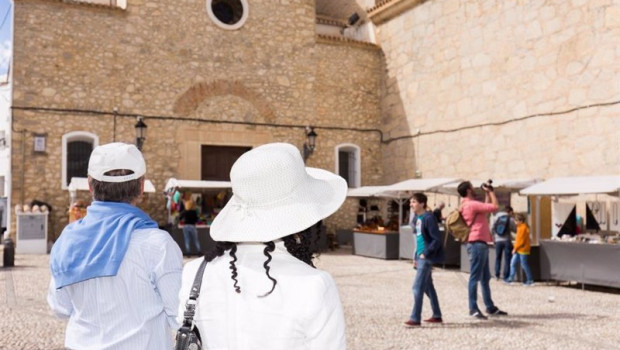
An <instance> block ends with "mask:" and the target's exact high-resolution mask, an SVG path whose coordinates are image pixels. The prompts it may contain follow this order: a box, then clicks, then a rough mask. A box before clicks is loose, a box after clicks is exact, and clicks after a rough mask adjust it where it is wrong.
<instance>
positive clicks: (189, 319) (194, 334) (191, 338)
mask: <svg viewBox="0 0 620 350" xmlns="http://www.w3.org/2000/svg"><path fill="white" fill-rule="evenodd" d="M205 266H207V261H206V260H202V264H200V267H199V268H198V272H196V277H195V278H194V284H193V285H192V290H191V291H190V292H189V299H188V300H187V303H185V312H184V313H183V324H182V325H181V327H180V328H179V330H178V331H177V335H176V337H175V344H174V350H201V349H202V338H200V332H199V331H198V328H196V325H195V324H194V313H195V312H196V300H197V299H198V296H199V295H200V286H201V285H202V275H203V274H204V271H205Z"/></svg>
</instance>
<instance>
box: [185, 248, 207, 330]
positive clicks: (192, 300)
mask: <svg viewBox="0 0 620 350" xmlns="http://www.w3.org/2000/svg"><path fill="white" fill-rule="evenodd" d="M206 266H207V261H206V260H204V259H203V260H202V263H201V264H200V267H199V268H198V272H196V277H195V278H194V284H193V285H192V289H191V290H190V292H189V300H188V301H187V303H185V312H184V313H183V324H184V325H187V326H190V325H191V326H192V328H193V327H194V314H195V313H196V300H197V299H198V297H199V296H200V286H202V275H204V272H205V267H206Z"/></svg>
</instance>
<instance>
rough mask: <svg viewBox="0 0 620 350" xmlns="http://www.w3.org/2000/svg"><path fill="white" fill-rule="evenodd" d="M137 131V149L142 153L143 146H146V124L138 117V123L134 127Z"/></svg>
mask: <svg viewBox="0 0 620 350" xmlns="http://www.w3.org/2000/svg"><path fill="white" fill-rule="evenodd" d="M134 128H135V129H136V147H138V149H139V150H140V151H142V146H143V145H144V140H146V128H147V126H146V124H144V120H143V118H142V117H138V122H137V123H136V125H135V126H134Z"/></svg>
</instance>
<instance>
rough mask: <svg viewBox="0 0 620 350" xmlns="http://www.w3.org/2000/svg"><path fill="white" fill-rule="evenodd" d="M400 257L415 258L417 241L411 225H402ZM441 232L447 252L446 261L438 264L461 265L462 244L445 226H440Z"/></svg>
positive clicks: (445, 251) (442, 242)
mask: <svg viewBox="0 0 620 350" xmlns="http://www.w3.org/2000/svg"><path fill="white" fill-rule="evenodd" d="M399 233H400V240H399V248H398V251H399V258H401V259H413V253H414V252H415V246H416V241H415V238H414V237H413V230H412V228H411V226H408V225H407V226H401V227H400V229H399ZM439 233H440V234H441V244H442V245H443V250H444V254H445V258H444V261H443V262H442V263H440V264H438V265H449V266H459V264H460V262H461V261H460V259H461V244H460V243H459V242H457V241H455V240H454V237H452V235H450V234H447V235H448V237H446V231H445V230H444V228H443V227H440V228H439Z"/></svg>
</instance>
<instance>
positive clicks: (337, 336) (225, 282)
mask: <svg viewBox="0 0 620 350" xmlns="http://www.w3.org/2000/svg"><path fill="white" fill-rule="evenodd" d="M264 248H265V245H263V244H258V243H243V244H238V249H237V253H236V255H237V259H238V260H237V261H236V262H235V265H236V266H237V273H238V276H237V280H238V281H239V283H238V285H239V287H240V288H241V293H236V292H235V290H234V288H233V283H234V281H233V280H232V279H231V270H230V262H231V261H232V258H230V256H229V255H228V252H226V253H225V254H224V255H223V256H221V257H218V258H215V259H214V260H213V261H211V262H210V263H208V264H207V266H206V268H205V272H204V275H203V280H202V287H201V290H200V296H199V298H198V304H197V308H196V310H197V311H196V315H195V317H194V320H195V322H196V325H197V327H198V330H199V331H200V334H201V336H202V339H203V347H204V348H206V349H229V350H233V349H243V350H247V349H273V350H276V349H282V350H291V349H317V350H319V349H321V350H329V349H345V348H346V341H345V322H344V315H343V312H342V305H341V303H340V298H339V296H338V289H337V288H336V284H335V283H334V280H333V279H332V277H331V276H330V275H329V274H328V273H327V272H324V271H321V270H318V269H314V268H312V267H310V266H308V265H307V264H306V263H304V262H302V261H300V260H299V259H297V258H295V257H294V256H292V255H290V254H289V253H288V252H287V251H286V248H285V247H284V243H283V242H281V241H280V242H277V243H276V249H275V251H274V252H272V253H271V256H272V257H273V259H272V260H271V262H270V263H269V266H270V270H269V273H270V275H271V276H272V277H273V278H275V279H276V280H277V285H276V287H275V289H274V291H273V292H272V293H271V294H269V295H268V296H266V297H261V296H262V295H264V294H265V293H267V292H268V291H269V290H270V289H271V286H272V281H271V280H269V279H268V278H267V275H266V274H265V268H264V267H263V263H264V262H265V261H266V260H267V257H266V256H265V255H264V254H263V249H264ZM201 262H202V258H200V259H196V260H193V261H191V262H189V263H187V264H186V265H185V267H184V268H183V284H182V287H181V291H180V294H179V300H180V305H179V321H180V322H181V321H182V317H183V312H184V311H185V302H186V301H187V299H188V297H189V290H190V288H191V285H192V284H193V282H194V277H195V275H196V272H197V270H198V267H199V266H200V263H201Z"/></svg>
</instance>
